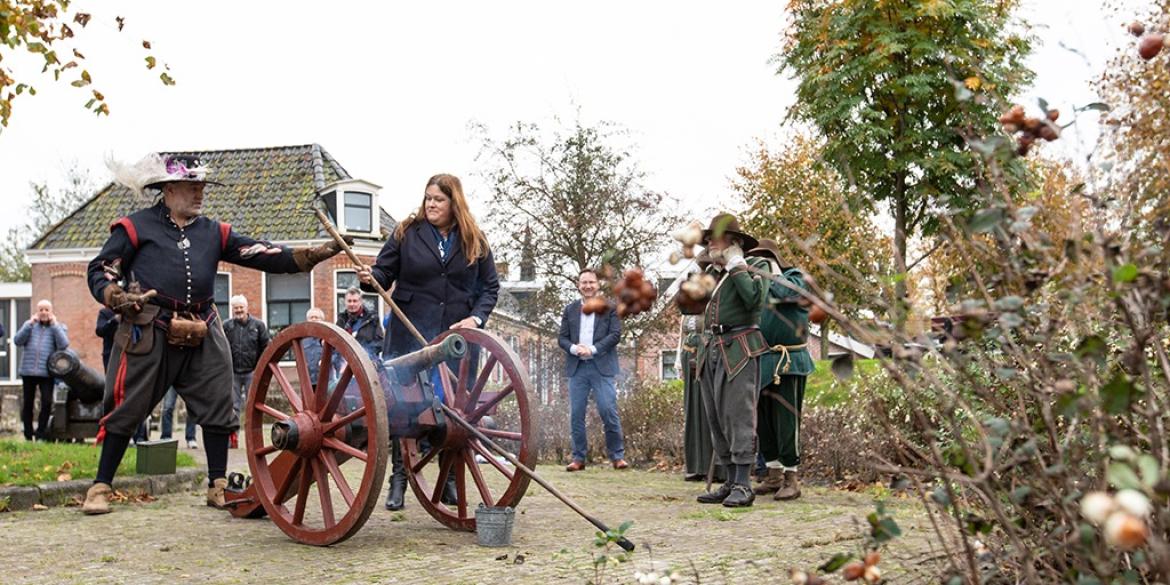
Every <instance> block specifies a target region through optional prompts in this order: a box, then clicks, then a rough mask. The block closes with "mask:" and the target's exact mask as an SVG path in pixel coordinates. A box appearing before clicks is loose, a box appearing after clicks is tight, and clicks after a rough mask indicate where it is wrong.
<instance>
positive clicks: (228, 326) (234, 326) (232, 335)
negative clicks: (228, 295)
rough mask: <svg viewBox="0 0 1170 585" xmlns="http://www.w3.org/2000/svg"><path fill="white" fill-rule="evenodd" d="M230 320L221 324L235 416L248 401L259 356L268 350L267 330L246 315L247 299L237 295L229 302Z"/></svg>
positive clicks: (259, 322) (264, 326)
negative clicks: (228, 349) (229, 355)
mask: <svg viewBox="0 0 1170 585" xmlns="http://www.w3.org/2000/svg"><path fill="white" fill-rule="evenodd" d="M231 307H232V318H231V319H228V321H227V323H224V324H223V333H224V335H226V336H227V340H228V346H229V347H231V350H232V407H233V408H234V409H235V411H236V416H239V414H240V406H241V405H242V404H243V403H244V401H245V400H247V399H248V388H250V387H251V386H252V371H253V370H255V369H256V362H257V361H259V359H260V354H262V353H264V350H265V349H267V348H268V341H269V338H268V326H267V325H265V324H264V322H263V321H261V320H259V319H256V318H253V317H252V316H251V315H249V314H248V299H246V298H244V295H236V296H234V297H232V299H231Z"/></svg>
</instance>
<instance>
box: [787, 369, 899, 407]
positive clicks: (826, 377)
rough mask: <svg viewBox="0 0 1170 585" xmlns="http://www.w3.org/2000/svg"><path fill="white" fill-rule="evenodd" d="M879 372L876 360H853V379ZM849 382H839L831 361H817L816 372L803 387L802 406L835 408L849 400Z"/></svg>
mask: <svg viewBox="0 0 1170 585" xmlns="http://www.w3.org/2000/svg"><path fill="white" fill-rule="evenodd" d="M879 370H881V366H880V365H879V364H878V360H876V359H871V360H854V361H853V376H854V379H856V378H857V377H860V376H869V375H872V374H874V373H875V372H878V371H879ZM850 384H851V382H850V381H849V380H846V381H844V382H843V381H841V380H838V379H837V376H835V375H833V369H832V360H818V361H817V370H816V371H815V372H813V373H812V375H811V376H809V377H808V382H807V383H806V384H805V387H804V406H805V407H809V406H836V405H838V404H841V403H843V402H847V401H848V400H849V387H850Z"/></svg>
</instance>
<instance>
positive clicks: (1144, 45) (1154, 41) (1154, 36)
mask: <svg viewBox="0 0 1170 585" xmlns="http://www.w3.org/2000/svg"><path fill="white" fill-rule="evenodd" d="M1161 51H1162V34H1161V33H1150V34H1148V35H1146V36H1144V37H1142V40H1140V41H1138V54H1139V55H1141V56H1142V59H1145V60H1147V61H1149V60H1150V59H1153V58H1154V57H1157V56H1158V53H1160V52H1161Z"/></svg>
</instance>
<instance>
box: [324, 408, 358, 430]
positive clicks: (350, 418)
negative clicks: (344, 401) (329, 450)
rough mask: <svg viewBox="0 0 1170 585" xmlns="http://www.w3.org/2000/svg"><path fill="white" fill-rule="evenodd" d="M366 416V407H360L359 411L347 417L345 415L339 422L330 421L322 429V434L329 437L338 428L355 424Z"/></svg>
mask: <svg viewBox="0 0 1170 585" xmlns="http://www.w3.org/2000/svg"><path fill="white" fill-rule="evenodd" d="M365 415H366V407H364V406H359V407H358V408H357V410H355V411H353V412H351V413H349V414H347V415H345V416H343V417H341V418H339V419H337V420H334V421H329V422H328V423H326V424H325V426H324V427H323V428H322V429H321V432H322V433H323V434H326V435H328V434H329V433H332V432H333V431H335V430H337V429H338V427H343V426H345V425H347V424H349V423H351V422H353V421H355V420H357V419H359V418H361V417H363V416H365Z"/></svg>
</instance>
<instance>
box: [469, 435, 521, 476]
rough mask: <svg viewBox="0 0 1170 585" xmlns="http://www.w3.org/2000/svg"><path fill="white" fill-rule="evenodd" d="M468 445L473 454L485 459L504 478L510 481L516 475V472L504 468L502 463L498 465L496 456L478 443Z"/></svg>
mask: <svg viewBox="0 0 1170 585" xmlns="http://www.w3.org/2000/svg"><path fill="white" fill-rule="evenodd" d="M468 445H471V448H472V449H475V452H476V453H479V456H480V457H483V458H484V459H486V460H487V462H488V463H490V464H491V466H492V467H495V468H496V470H497V471H499V472H500V473H502V474H503V475H504V477H506V478H508V479H509V480H511V479H512V477H513V476H515V475H516V472H514V471H512V470H511V469H508V468H507V467H505V466H504V464H503V463H500V462H499V460H497V459H496V454H495V453H492V452H491V451H490V450H488V448H487V447H484V446H483V445H481V444H479V441H471V442H470V443H468Z"/></svg>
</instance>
